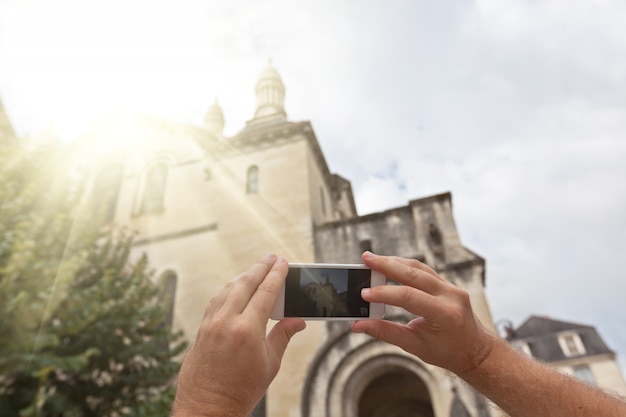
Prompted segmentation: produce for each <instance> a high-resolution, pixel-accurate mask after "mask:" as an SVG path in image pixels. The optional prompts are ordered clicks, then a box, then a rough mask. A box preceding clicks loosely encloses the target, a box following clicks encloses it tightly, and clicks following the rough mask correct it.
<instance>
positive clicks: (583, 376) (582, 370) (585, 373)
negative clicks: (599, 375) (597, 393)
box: [574, 365, 596, 384]
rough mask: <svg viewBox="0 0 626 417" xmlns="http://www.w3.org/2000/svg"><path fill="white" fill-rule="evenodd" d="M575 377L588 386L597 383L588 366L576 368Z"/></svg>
mask: <svg viewBox="0 0 626 417" xmlns="http://www.w3.org/2000/svg"><path fill="white" fill-rule="evenodd" d="M574 376H576V378H578V379H580V380H581V381H583V382H586V383H588V384H595V383H596V379H595V378H594V376H593V373H592V372H591V369H590V368H589V366H587V365H580V366H575V367H574Z"/></svg>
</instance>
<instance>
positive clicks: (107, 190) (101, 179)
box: [92, 164, 124, 222]
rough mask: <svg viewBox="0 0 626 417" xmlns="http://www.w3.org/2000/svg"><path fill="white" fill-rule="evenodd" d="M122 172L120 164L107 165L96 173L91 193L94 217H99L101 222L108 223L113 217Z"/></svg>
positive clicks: (122, 168)
mask: <svg viewBox="0 0 626 417" xmlns="http://www.w3.org/2000/svg"><path fill="white" fill-rule="evenodd" d="M123 172H124V167H123V166H122V164H112V165H108V166H107V167H105V168H104V169H102V170H101V171H100V173H98V176H97V177H96V180H95V181H94V185H93V191H92V197H93V204H94V215H95V216H96V217H101V218H102V221H103V222H110V221H111V220H113V218H114V217H115V209H116V208H117V198H118V196H119V193H120V186H121V185H122V175H123Z"/></svg>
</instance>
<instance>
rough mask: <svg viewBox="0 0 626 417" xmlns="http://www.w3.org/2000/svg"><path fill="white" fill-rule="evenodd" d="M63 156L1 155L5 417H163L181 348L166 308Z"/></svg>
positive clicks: (1, 395)
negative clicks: (98, 216) (92, 205)
mask: <svg viewBox="0 0 626 417" xmlns="http://www.w3.org/2000/svg"><path fill="white" fill-rule="evenodd" d="M61 155H62V153H61V152H60V149H59V147H58V146H57V145H54V144H49V145H44V146H40V147H37V148H36V149H31V150H27V149H25V148H23V145H21V144H15V145H14V146H13V145H11V146H5V147H3V148H0V416H77V417H78V416H124V415H128V416H143V415H146V416H147V415H150V416H158V415H163V416H167V415H169V405H170V403H171V400H172V398H173V388H172V380H173V378H174V376H175V375H176V373H177V371H178V367H179V363H178V361H177V360H176V358H177V357H178V356H179V355H180V353H181V352H182V351H183V350H184V348H185V343H184V342H183V341H182V334H180V333H173V332H172V331H171V330H170V328H169V325H168V324H167V315H168V313H169V312H168V306H169V301H171V300H168V299H167V298H168V294H164V293H163V291H162V290H161V288H160V287H159V286H158V285H155V284H154V283H153V278H154V273H153V272H152V271H151V270H150V269H149V266H148V260H147V258H146V257H145V256H141V257H140V258H139V259H137V260H135V261H131V253H132V252H131V249H132V240H133V236H132V234H131V233H129V232H128V231H126V230H124V229H120V228H113V227H105V228H103V227H101V222H100V221H99V220H98V219H94V218H93V210H91V209H90V208H89V204H88V203H83V204H79V202H81V201H84V199H83V198H82V195H83V193H82V188H81V186H80V184H78V185H77V183H76V182H72V181H70V180H69V178H68V176H67V174H66V173H65V172H64V171H62V170H59V169H58V167H59V166H60V165H63V164H60V162H61V161H62V157H61Z"/></svg>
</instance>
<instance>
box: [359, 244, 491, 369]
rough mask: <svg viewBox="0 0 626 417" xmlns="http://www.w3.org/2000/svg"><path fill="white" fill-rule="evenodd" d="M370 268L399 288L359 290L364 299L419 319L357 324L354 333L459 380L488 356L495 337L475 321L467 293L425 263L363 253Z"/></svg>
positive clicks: (364, 259) (368, 321) (382, 287)
mask: <svg viewBox="0 0 626 417" xmlns="http://www.w3.org/2000/svg"><path fill="white" fill-rule="evenodd" d="M363 262H364V263H365V264H366V265H367V266H368V267H370V268H371V269H373V270H375V271H378V272H380V273H382V274H383V275H385V276H386V277H388V278H390V279H392V280H394V281H396V282H398V283H400V284H404V285H381V286H377V287H373V288H371V289H365V290H363V292H362V297H363V299H364V300H366V301H369V302H372V303H384V304H390V305H394V306H398V307H402V308H404V309H405V310H407V311H408V312H410V313H413V314H415V315H416V316H418V318H415V319H413V320H411V321H410V322H408V323H406V324H400V323H394V322H390V321H385V320H364V321H356V322H354V323H353V325H352V331H353V332H355V333H366V334H368V335H370V336H373V337H375V338H377V339H380V340H383V341H385V342H388V343H391V344H394V345H396V346H399V347H401V348H402V349H404V350H405V351H407V352H409V353H412V354H414V355H416V356H418V357H419V358H421V359H422V360H424V361H425V362H428V363H430V364H433V365H436V366H440V367H442V368H446V369H448V370H450V371H452V372H454V373H456V374H457V375H459V376H461V377H462V376H463V374H466V373H468V372H471V371H472V370H474V369H476V368H477V367H478V366H479V365H480V364H481V363H482V362H483V361H484V360H485V359H486V358H487V356H489V354H490V352H491V350H492V347H493V343H494V339H493V337H494V336H493V335H491V334H489V333H488V332H487V331H486V330H485V329H484V328H483V327H482V325H481V324H480V322H479V321H478V319H477V318H476V317H475V315H474V313H473V311H472V307H471V305H470V298H469V295H468V294H467V293H466V292H465V291H463V290H461V289H460V288H458V287H456V286H455V285H453V284H451V283H449V282H448V281H446V280H445V279H444V278H442V277H440V276H439V275H438V274H437V273H436V272H435V271H433V270H432V269H431V268H429V267H428V266H426V265H425V264H423V263H421V262H419V261H417V260H414V259H405V258H399V257H392V256H378V255H374V254H372V253H370V252H365V253H364V254H363Z"/></svg>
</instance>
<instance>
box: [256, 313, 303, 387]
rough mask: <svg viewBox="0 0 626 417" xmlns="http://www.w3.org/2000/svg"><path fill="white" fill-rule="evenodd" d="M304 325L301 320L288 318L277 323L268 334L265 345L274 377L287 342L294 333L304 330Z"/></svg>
mask: <svg viewBox="0 0 626 417" xmlns="http://www.w3.org/2000/svg"><path fill="white" fill-rule="evenodd" d="M305 327H306V323H305V321H304V320H302V319H297V318H288V319H284V320H281V321H279V322H278V323H276V324H275V325H274V327H273V328H272V330H271V331H270V332H269V333H268V335H267V337H266V339H265V343H266V346H267V351H268V355H269V359H270V366H271V367H272V371H273V373H274V375H275V374H276V373H277V372H278V368H280V362H281V360H282V358H283V354H284V353H285V349H287V345H288V344H289V341H290V340H291V338H292V337H293V335H295V334H296V333H298V332H300V331H302V330H304V328H305Z"/></svg>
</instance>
